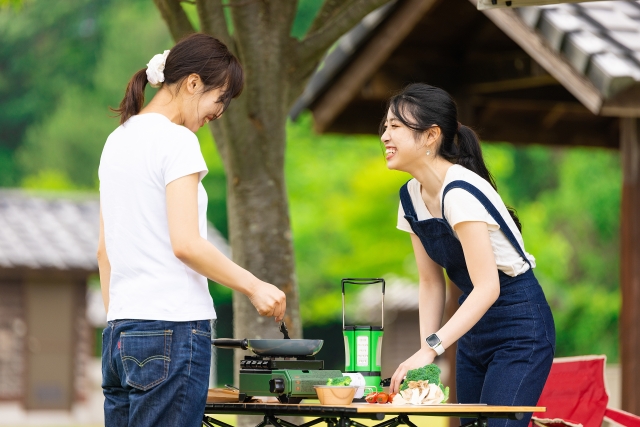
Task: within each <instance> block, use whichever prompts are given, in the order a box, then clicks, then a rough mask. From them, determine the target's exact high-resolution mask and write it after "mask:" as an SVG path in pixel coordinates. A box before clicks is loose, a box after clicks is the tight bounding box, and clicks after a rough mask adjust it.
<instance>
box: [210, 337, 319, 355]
mask: <svg viewBox="0 0 640 427" xmlns="http://www.w3.org/2000/svg"><path fill="white" fill-rule="evenodd" d="M323 343H324V341H323V340H291V339H289V340H285V339H272V340H250V339H246V338H245V339H242V340H234V339H230V338H218V339H215V340H211V344H213V345H214V346H216V347H218V348H241V349H243V350H251V351H252V352H254V353H255V354H257V355H258V356H313V355H314V354H316V353H317V352H319V351H320V349H321V348H322V344H323Z"/></svg>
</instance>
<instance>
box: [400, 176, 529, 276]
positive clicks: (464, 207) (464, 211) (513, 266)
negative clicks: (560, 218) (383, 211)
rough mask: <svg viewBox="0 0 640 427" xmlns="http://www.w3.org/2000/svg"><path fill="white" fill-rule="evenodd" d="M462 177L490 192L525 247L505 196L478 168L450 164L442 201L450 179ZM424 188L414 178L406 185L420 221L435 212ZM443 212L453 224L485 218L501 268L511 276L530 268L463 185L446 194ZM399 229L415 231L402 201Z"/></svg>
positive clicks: (490, 199) (493, 201)
mask: <svg viewBox="0 0 640 427" xmlns="http://www.w3.org/2000/svg"><path fill="white" fill-rule="evenodd" d="M459 180H460V181H466V182H468V183H469V184H471V185H473V186H474V187H476V188H478V189H479V190H480V191H482V193H484V195H485V196H487V198H488V199H489V201H490V202H491V203H492V204H493V205H494V206H495V207H496V209H497V210H498V212H499V213H500V215H502V218H503V219H504V221H505V222H506V223H507V225H508V226H509V229H510V230H511V232H512V233H513V235H514V236H515V238H516V240H517V241H518V244H519V245H520V247H521V248H522V249H523V251H524V242H523V240H522V234H520V231H519V230H518V227H517V226H516V224H515V222H513V219H512V218H511V215H510V214H509V211H508V210H507V207H506V206H505V205H504V202H503V201H502V198H501V197H500V195H499V194H498V193H497V192H496V191H495V190H494V189H493V187H491V184H489V183H488V182H487V181H486V180H485V179H484V178H482V177H481V176H480V175H478V174H476V173H475V172H473V171H470V170H469V169H467V168H465V167H463V166H460V165H453V166H451V167H450V168H449V170H448V171H447V174H446V176H445V179H444V183H443V185H442V188H441V189H440V194H439V196H438V197H439V198H440V203H442V192H443V191H444V188H445V187H446V186H447V185H448V184H449V183H450V182H452V181H459ZM421 189H422V188H421V185H420V183H419V182H418V180H416V179H415V178H414V179H412V180H411V181H409V183H408V185H407V190H408V191H409V196H411V201H412V202H413V208H414V209H415V211H416V214H417V215H418V220H420V221H422V220H425V219H429V218H433V216H432V215H431V213H430V212H429V210H428V209H427V206H426V205H425V204H424V201H423V199H422V195H421ZM441 206H442V204H441ZM439 214H440V212H439ZM438 216H439V215H438ZM444 216H445V219H446V220H447V222H448V223H449V224H450V225H451V227H452V228H454V227H455V226H456V224H458V223H460V222H464V221H482V222H486V223H487V225H488V227H487V228H488V229H489V239H490V240H491V246H492V247H493V254H494V256H495V259H496V264H497V265H498V269H499V270H501V271H503V272H504V273H505V274H508V275H509V276H518V275H520V274H522V273H524V272H525V271H527V270H528V269H529V264H527V263H526V261H525V260H524V259H523V258H522V256H520V254H519V253H518V251H517V250H516V249H515V248H514V247H513V245H512V244H511V243H510V242H509V240H508V239H507V237H506V236H505V235H504V233H503V232H502V231H500V226H499V225H498V223H497V222H496V221H495V220H494V219H493V217H492V216H491V215H490V214H489V212H488V211H487V210H486V209H485V207H484V206H483V205H482V203H480V201H479V200H478V199H476V198H475V196H473V195H472V194H471V193H469V192H468V191H466V190H463V189H462V188H454V189H452V190H449V192H448V193H447V196H446V198H445V204H444ZM398 229H400V230H403V231H407V232H409V233H413V231H412V230H411V226H410V225H409V222H408V221H407V220H406V219H405V218H404V209H403V208H402V203H400V208H399V209H398ZM454 235H455V237H456V238H457V237H458V235H457V234H456V232H455V230H454ZM525 254H526V255H527V258H528V259H529V262H530V263H531V266H532V267H535V266H536V260H535V258H534V257H533V256H532V255H531V254H529V253H527V252H526V251H525Z"/></svg>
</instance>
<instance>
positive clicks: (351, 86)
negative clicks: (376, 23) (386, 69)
mask: <svg viewBox="0 0 640 427" xmlns="http://www.w3.org/2000/svg"><path fill="white" fill-rule="evenodd" d="M438 1H439V0H406V1H403V2H400V3H399V5H398V8H397V9H396V10H395V11H393V12H392V15H391V16H390V17H389V19H387V20H386V21H385V23H384V24H383V25H382V26H381V27H380V30H378V31H377V32H376V33H375V34H374V36H373V38H372V39H371V41H370V42H369V43H367V45H366V47H365V48H364V49H363V50H362V51H361V52H360V53H359V55H358V56H357V57H356V58H355V60H354V61H353V62H352V63H351V64H350V65H349V66H348V67H347V70H345V71H344V72H342V73H341V74H340V76H339V77H338V78H337V80H336V81H335V83H333V84H332V85H331V86H330V88H329V90H328V91H327V92H326V93H325V94H324V95H323V96H322V97H321V98H320V99H319V100H318V101H317V103H316V105H315V106H314V108H313V117H314V122H315V129H316V131H317V132H323V131H324V130H325V129H326V128H327V126H329V125H330V124H331V122H332V121H333V120H334V119H335V118H336V117H337V116H338V115H339V114H340V113H341V112H342V111H343V110H344V108H345V107H346V106H347V105H348V104H349V102H350V101H351V100H352V99H353V98H354V97H355V96H356V95H357V93H358V91H360V89H361V88H362V86H363V85H364V83H365V82H366V80H367V79H368V78H370V77H371V76H372V75H373V73H374V72H375V71H376V70H377V69H378V68H380V66H382V64H383V63H384V61H385V60H386V59H387V58H388V57H389V55H391V53H392V52H393V50H394V49H395V48H396V47H398V45H399V44H400V42H401V41H402V40H404V38H405V37H406V36H407V35H408V34H409V32H411V30H412V29H413V28H414V27H415V26H416V24H417V23H418V22H419V21H420V19H422V17H423V16H424V14H425V13H426V12H427V11H428V10H429V9H431V8H432V7H433V6H434V5H435V4H436V3H437V2H438ZM346 71H348V72H346Z"/></svg>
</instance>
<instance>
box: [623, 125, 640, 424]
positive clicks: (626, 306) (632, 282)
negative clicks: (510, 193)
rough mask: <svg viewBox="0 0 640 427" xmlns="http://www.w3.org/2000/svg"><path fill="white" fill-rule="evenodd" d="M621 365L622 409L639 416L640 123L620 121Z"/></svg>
mask: <svg viewBox="0 0 640 427" xmlns="http://www.w3.org/2000/svg"><path fill="white" fill-rule="evenodd" d="M620 130H621V132H620V138H621V139H620V153H621V156H622V177H623V182H622V218H621V224H620V244H621V259H620V290H621V298H622V311H621V314H620V362H621V365H622V409H623V410H625V411H629V412H631V413H634V414H640V357H639V355H640V329H638V325H640V310H639V309H638V308H639V307H640V119H637V118H626V117H625V118H621V119H620Z"/></svg>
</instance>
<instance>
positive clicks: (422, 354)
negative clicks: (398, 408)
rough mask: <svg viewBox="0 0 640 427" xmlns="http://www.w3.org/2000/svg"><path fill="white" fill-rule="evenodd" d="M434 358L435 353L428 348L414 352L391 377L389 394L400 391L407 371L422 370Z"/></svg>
mask: <svg viewBox="0 0 640 427" xmlns="http://www.w3.org/2000/svg"><path fill="white" fill-rule="evenodd" d="M435 358H436V352H435V351H433V350H432V349H430V348H421V349H420V350H418V351H417V352H415V353H414V355H413V356H411V357H410V358H408V359H407V360H405V361H404V362H402V363H401V364H400V366H398V369H396V372H395V373H394V374H393V377H391V385H390V386H389V393H397V392H399V391H400V382H402V380H403V379H404V377H405V376H406V375H407V372H408V371H409V370H411V369H416V368H422V367H423V366H425V365H428V364H430V363H433V359H435Z"/></svg>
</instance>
